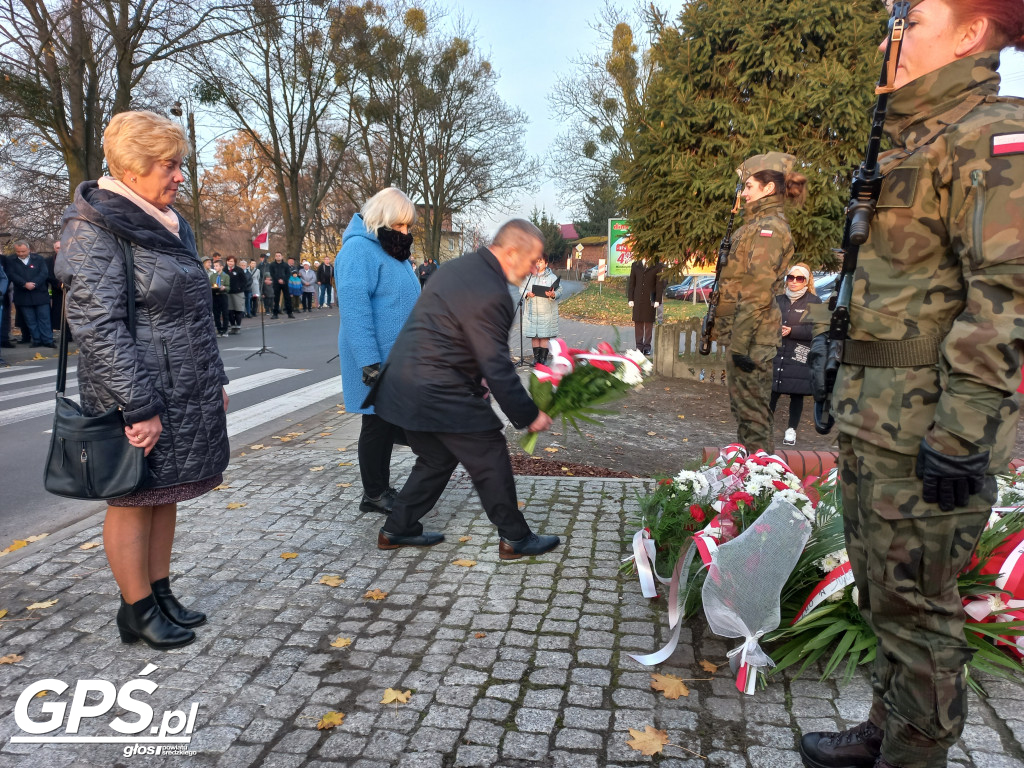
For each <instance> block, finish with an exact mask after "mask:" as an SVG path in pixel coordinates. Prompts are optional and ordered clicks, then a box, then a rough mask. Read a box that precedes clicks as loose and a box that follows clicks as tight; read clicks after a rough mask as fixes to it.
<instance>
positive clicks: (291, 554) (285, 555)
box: [281, 552, 299, 560]
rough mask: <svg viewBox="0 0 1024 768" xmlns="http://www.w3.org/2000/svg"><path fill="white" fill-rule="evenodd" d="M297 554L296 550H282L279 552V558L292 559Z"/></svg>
mask: <svg viewBox="0 0 1024 768" xmlns="http://www.w3.org/2000/svg"><path fill="white" fill-rule="evenodd" d="M298 556H299V553H298V552H282V553H281V559H282V560H294V559H295V558H296V557H298Z"/></svg>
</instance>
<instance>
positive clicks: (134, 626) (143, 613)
mask: <svg viewBox="0 0 1024 768" xmlns="http://www.w3.org/2000/svg"><path fill="white" fill-rule="evenodd" d="M117 631H118V632H120V633H121V642H122V643H137V642H138V641H139V640H145V641H146V645H148V646H149V647H150V648H154V649H156V650H158V651H166V650H169V649H171V648H181V646H183V645H188V644H189V643H191V642H192V641H193V640H195V639H196V633H195V632H193V631H192V630H191V629H185V627H179V626H178V625H177V624H175V623H174V622H173V621H171V620H170V619H168V618H167V617H166V616H164V612H163V611H161V610H160V606H159V605H157V603H156V598H155V597H153V595H149V596H148V597H144V598H142V599H141V600H139V602H137V603H130V604H129V603H126V602H125V601H124V597H123V596H122V597H121V607H120V608H119V609H118V611H117Z"/></svg>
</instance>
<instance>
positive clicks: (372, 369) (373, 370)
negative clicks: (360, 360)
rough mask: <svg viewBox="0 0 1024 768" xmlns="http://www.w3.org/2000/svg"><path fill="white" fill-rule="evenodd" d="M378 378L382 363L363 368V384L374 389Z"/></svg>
mask: <svg viewBox="0 0 1024 768" xmlns="http://www.w3.org/2000/svg"><path fill="white" fill-rule="evenodd" d="M378 376H380V363H374V364H373V365H364V366H363V384H365V385H366V386H368V387H372V386H373V384H374V382H375V381H377V377H378Z"/></svg>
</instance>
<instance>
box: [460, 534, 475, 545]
mask: <svg viewBox="0 0 1024 768" xmlns="http://www.w3.org/2000/svg"><path fill="white" fill-rule="evenodd" d="M471 538H473V537H472V536H459V541H460V542H462V543H465V542H467V541H469V540H470V539H471Z"/></svg>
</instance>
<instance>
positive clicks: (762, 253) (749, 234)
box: [715, 195, 795, 355]
mask: <svg viewBox="0 0 1024 768" xmlns="http://www.w3.org/2000/svg"><path fill="white" fill-rule="evenodd" d="M744 218H745V219H746V220H747V221H746V223H745V224H744V225H743V226H742V227H740V228H739V229H738V230H736V234H735V235H733V238H732V249H731V250H730V251H729V260H728V261H727V262H726V264H725V267H723V268H722V276H721V278H720V280H719V286H718V290H719V293H720V296H719V301H718V320H717V322H716V326H715V327H716V331H717V334H716V338H717V339H718V342H719V343H720V344H724V345H726V346H728V347H729V351H730V352H731V353H732V354H736V355H746V354H749V352H750V348H751V347H752V346H754V345H768V346H775V347H778V346H779V345H780V344H781V343H782V314H781V313H780V312H779V305H778V304H777V303H776V301H775V297H776V296H777V295H778V294H780V293H782V292H783V290H784V289H785V278H786V272H788V271H789V268H790V266H791V265H792V262H793V254H794V252H795V251H794V248H793V238H792V236H791V235H790V233H789V224H788V223H787V222H786V214H785V212H784V210H783V202H782V197H781V196H779V195H772V196H771V197H762V198H761V199H760V200H757V201H755V202H753V203H750V204H748V205H747V206H746V211H745V213H744Z"/></svg>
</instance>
